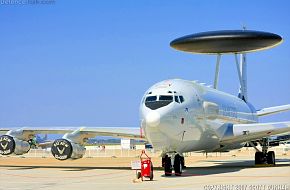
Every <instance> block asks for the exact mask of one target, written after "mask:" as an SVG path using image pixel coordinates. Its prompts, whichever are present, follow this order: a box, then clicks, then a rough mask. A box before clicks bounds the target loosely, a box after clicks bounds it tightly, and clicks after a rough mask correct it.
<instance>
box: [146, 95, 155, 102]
mask: <svg viewBox="0 0 290 190" xmlns="http://www.w3.org/2000/svg"><path fill="white" fill-rule="evenodd" d="M156 100H157V96H148V97H147V98H146V100H145V102H154V101H156Z"/></svg>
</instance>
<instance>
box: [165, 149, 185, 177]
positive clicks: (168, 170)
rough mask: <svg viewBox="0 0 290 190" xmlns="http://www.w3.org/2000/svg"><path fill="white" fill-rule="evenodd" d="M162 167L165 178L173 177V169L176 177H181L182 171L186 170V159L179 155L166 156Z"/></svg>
mask: <svg viewBox="0 0 290 190" xmlns="http://www.w3.org/2000/svg"><path fill="white" fill-rule="evenodd" d="M162 167H163V168H164V174H165V176H171V175H172V170H173V169H174V174H175V175H176V176H181V174H182V169H183V168H185V166H184V157H183V156H181V155H179V154H177V153H174V154H170V155H169V154H166V155H165V156H164V157H162Z"/></svg>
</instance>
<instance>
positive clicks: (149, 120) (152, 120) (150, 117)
mask: <svg viewBox="0 0 290 190" xmlns="http://www.w3.org/2000/svg"><path fill="white" fill-rule="evenodd" d="M145 121H146V125H148V126H151V127H156V126H157V125H159V123H160V114H159V113H158V112H157V111H151V112H149V113H148V114H147V115H146V118H145Z"/></svg>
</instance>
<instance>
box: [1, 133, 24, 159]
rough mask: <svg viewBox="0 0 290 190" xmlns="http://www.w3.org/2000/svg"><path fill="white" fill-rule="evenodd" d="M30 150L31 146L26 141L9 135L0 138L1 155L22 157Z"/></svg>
mask: <svg viewBox="0 0 290 190" xmlns="http://www.w3.org/2000/svg"><path fill="white" fill-rule="evenodd" d="M29 150H30V144H29V143H28V142H26V141H23V140H19V139H17V138H15V137H11V136H9V135H2V136H0V154H1V155H9V154H12V153H14V154H16V155H21V154H25V153H27V152H28V151H29Z"/></svg>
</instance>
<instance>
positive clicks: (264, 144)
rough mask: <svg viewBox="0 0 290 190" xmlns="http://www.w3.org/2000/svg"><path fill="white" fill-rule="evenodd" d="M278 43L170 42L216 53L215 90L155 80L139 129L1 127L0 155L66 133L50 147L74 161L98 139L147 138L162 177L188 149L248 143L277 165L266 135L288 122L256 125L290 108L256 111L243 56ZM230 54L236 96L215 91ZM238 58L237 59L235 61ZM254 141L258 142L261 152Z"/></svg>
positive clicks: (239, 36)
mask: <svg viewBox="0 0 290 190" xmlns="http://www.w3.org/2000/svg"><path fill="white" fill-rule="evenodd" d="M281 42H282V38H281V37H280V36H279V35H276V34H273V33H268V32H259V31H249V30H234V31H229V30H227V31H213V32H203V33H197V34H193V35H189V36H184V37H181V38H178V39H176V40H174V41H172V42H171V44H170V45H171V46H172V47H173V48H175V49H177V50H181V51H186V52H190V53H201V54H214V55H217V62H216V72H215V78H214V86H213V87H209V86H205V85H204V84H200V83H198V82H195V81H187V80H181V79H172V80H166V81H162V82H159V83H157V84H155V85H153V86H152V87H151V88H149V90H147V91H146V93H145V95H144V97H143V98H142V100H141V105H140V117H141V129H142V130H141V131H143V132H142V133H141V134H140V128H94V127H79V128H73V127H72V128H64V127H63V128H62V127H49V128H47V127H46V128H45V127H39V128H35V127H23V128H19V129H5V128H2V129H0V131H1V132H3V133H6V134H5V135H2V136H1V137H0V154H2V155H9V154H16V155H21V154H24V153H27V152H28V151H29V150H30V144H29V143H28V141H29V140H30V139H32V138H33V137H34V136H35V135H36V134H64V135H63V137H62V138H61V139H57V140H55V141H54V142H53V143H52V147H51V152H52V154H53V156H54V157H55V158H56V159H58V160H66V159H78V158H82V157H83V155H84V154H85V147H84V143H85V142H86V141H87V140H88V138H93V137H96V136H113V137H120V138H130V139H146V140H147V141H149V142H150V143H151V144H152V145H153V147H154V148H155V149H156V150H161V151H162V165H163V167H164V172H165V175H172V170H173V169H174V173H175V175H181V173H182V169H183V167H184V157H183V153H185V152H190V151H204V152H223V151H229V150H233V149H238V148H241V147H243V146H244V145H245V144H246V143H249V144H250V145H252V146H253V147H254V148H255V149H256V154H255V163H256V164H261V163H263V164H275V153H274V152H273V151H268V148H269V143H268V137H269V136H272V135H280V134H285V133H289V132H290V121H287V122H273V123H258V118H259V117H261V116H265V115H269V114H275V113H278V112H282V111H287V110H289V109H290V105H289V104H288V105H283V106H277V107H270V108H265V109H261V110H256V109H255V108H254V107H253V105H252V104H250V103H249V101H248V97H247V75H246V55H245V54H246V53H248V52H253V51H258V50H262V49H267V48H271V47H273V46H276V45H278V44H279V43H281ZM224 54H233V55H234V57H235V65H236V67H237V74H238V77H239V81H240V92H239V95H238V96H234V95H230V94H227V93H225V92H221V91H219V90H218V78H219V66H220V59H221V56H222V55H224ZM238 55H239V56H240V60H239V59H238ZM253 142H259V143H260V145H261V150H260V149H258V148H257V147H256V146H255V144H254V143H253Z"/></svg>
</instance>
